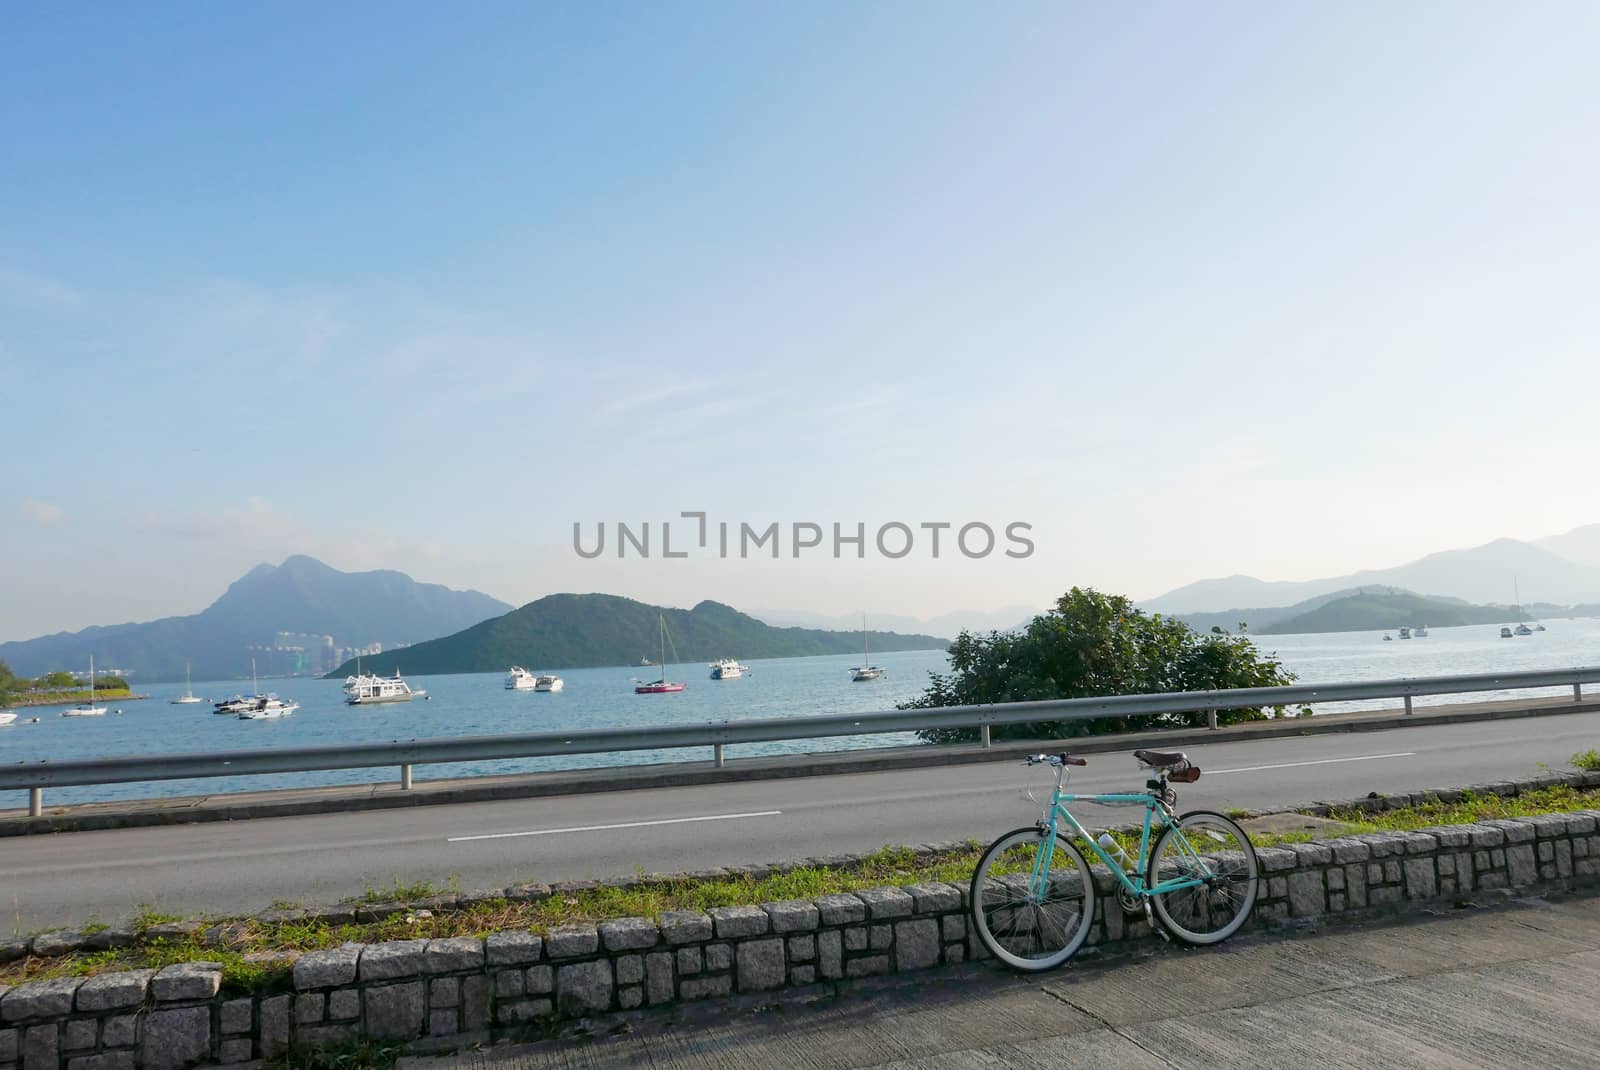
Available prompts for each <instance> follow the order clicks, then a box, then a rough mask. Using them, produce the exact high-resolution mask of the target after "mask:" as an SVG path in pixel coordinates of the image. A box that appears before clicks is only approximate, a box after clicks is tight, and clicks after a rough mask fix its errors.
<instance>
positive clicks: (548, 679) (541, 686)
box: [533, 673, 567, 691]
mask: <svg viewBox="0 0 1600 1070" xmlns="http://www.w3.org/2000/svg"><path fill="white" fill-rule="evenodd" d="M566 686H567V682H566V681H565V680H563V679H562V678H561V677H559V676H552V675H550V674H549V673H540V674H539V675H538V676H535V677H534V678H533V689H534V690H535V691H560V690H561V689H562V688H563V687H566Z"/></svg>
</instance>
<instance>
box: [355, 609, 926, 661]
mask: <svg viewBox="0 0 1600 1070" xmlns="http://www.w3.org/2000/svg"><path fill="white" fill-rule="evenodd" d="M657 614H664V615H665V617H666V622H667V636H668V638H669V639H670V641H671V646H669V647H668V648H667V659H668V662H669V663H670V666H672V667H674V668H673V669H672V671H673V672H674V673H675V674H677V675H679V676H681V675H683V672H684V669H685V668H686V667H687V666H688V665H690V664H692V663H694V662H709V661H712V660H714V659H716V658H724V657H736V658H797V657H806V656H808V655H813V654H850V653H859V652H860V650H861V633H860V632H859V631H856V632H842V631H841V632H835V631H818V630H816V629H811V628H774V627H772V626H771V625H769V624H764V623H762V622H761V621H759V620H757V619H756V618H754V617H752V616H749V615H747V614H744V613H740V612H739V611H738V610H736V609H733V608H731V607H729V606H725V605H723V604H722V603H720V602H709V601H708V602H701V603H700V604H699V605H697V606H695V607H694V608H693V609H667V608H664V607H661V606H651V605H646V604H645V603H643V602H635V601H634V600H633V599H631V598H620V597H618V596H616V595H610V594H552V595H547V596H546V597H544V598H541V599H539V600H538V601H537V602H529V603H528V604H527V605H525V606H523V607H522V608H521V609H517V610H513V611H512V612H510V613H507V614H506V615H505V616H503V617H496V618H495V619H494V620H486V621H484V622H483V623H481V624H475V625H473V626H472V627H470V628H468V629H466V630H465V631H462V632H458V633H456V634H455V635H447V636H445V637H444V638H442V639H433V640H430V641H429V642H426V643H418V644H416V645H415V646H411V647H407V648H406V649H405V650H401V651H395V652H393V653H389V652H385V653H384V654H383V655H381V656H378V657H366V656H363V657H362V659H361V667H362V669H363V670H364V671H366V672H377V673H390V672H397V671H400V670H402V669H403V670H404V671H405V672H406V673H409V674H415V675H428V674H431V673H456V672H504V671H505V670H506V669H507V668H508V667H509V666H512V665H523V666H526V667H528V668H531V669H584V668H592V667H594V666H600V665H638V664H639V659H640V658H642V657H649V658H651V659H652V660H654V659H655V658H656V657H658V654H657V651H658V650H659V649H660V640H659V639H658V637H657V629H656V619H657ZM871 641H872V649H873V650H943V649H944V648H945V647H947V646H949V640H947V639H940V638H938V637H936V636H932V635H900V634H898V633H895V632H873V633H872V634H871ZM674 650H676V651H677V655H676V657H674V655H673V651H674ZM354 671H355V661H354V660H353V659H352V660H351V661H348V662H346V663H345V664H343V665H341V666H339V668H338V669H336V670H334V671H333V672H332V673H329V675H330V676H344V675H346V674H348V673H351V672H354Z"/></svg>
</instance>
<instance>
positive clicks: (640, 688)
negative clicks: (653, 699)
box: [633, 613, 689, 695]
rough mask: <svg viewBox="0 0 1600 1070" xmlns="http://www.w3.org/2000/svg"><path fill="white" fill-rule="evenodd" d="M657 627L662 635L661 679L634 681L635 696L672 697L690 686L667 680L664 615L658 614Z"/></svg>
mask: <svg viewBox="0 0 1600 1070" xmlns="http://www.w3.org/2000/svg"><path fill="white" fill-rule="evenodd" d="M656 627H657V630H658V631H659V632H660V635H661V679H659V680H657V681H655V682H654V683H648V684H647V683H645V682H644V681H642V680H639V679H637V678H635V679H634V681H633V682H634V688H633V693H634V694H635V695H670V694H672V693H674V692H677V691H682V690H684V689H685V688H687V687H688V686H689V685H688V684H678V683H673V682H672V681H671V680H668V679H667V618H666V614H664V613H657V614H656Z"/></svg>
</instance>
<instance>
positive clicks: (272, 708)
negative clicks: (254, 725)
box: [239, 695, 300, 721]
mask: <svg viewBox="0 0 1600 1070" xmlns="http://www.w3.org/2000/svg"><path fill="white" fill-rule="evenodd" d="M299 708H300V703H298V702H296V701H294V700H293V699H281V698H279V697H278V696H277V695H257V696H256V697H255V698H254V699H253V700H251V702H250V704H249V705H248V706H246V707H245V708H244V709H242V710H240V711H239V720H241V721H270V720H275V719H276V718H279V717H287V716H289V715H290V714H291V713H293V712H294V711H295V710H298V709H299Z"/></svg>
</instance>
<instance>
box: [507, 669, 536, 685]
mask: <svg viewBox="0 0 1600 1070" xmlns="http://www.w3.org/2000/svg"><path fill="white" fill-rule="evenodd" d="M538 683H539V678H538V677H537V676H535V675H533V673H531V672H529V671H528V670H527V669H524V668H523V667H522V666H521V665H513V666H511V671H510V672H508V673H506V690H507V691H532V690H534V688H535V687H537V686H538Z"/></svg>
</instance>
